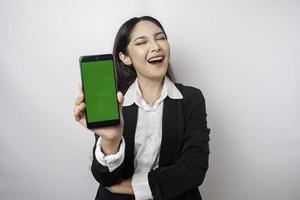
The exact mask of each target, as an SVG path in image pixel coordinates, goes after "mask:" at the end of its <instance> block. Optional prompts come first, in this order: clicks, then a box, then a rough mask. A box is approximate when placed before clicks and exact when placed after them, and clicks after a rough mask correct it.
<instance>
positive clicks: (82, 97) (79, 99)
mask: <svg viewBox="0 0 300 200" xmlns="http://www.w3.org/2000/svg"><path fill="white" fill-rule="evenodd" d="M83 99H84V94H83V93H82V92H81V93H80V94H79V96H78V97H77V98H76V99H75V105H79V104H81V103H82V102H83Z"/></svg>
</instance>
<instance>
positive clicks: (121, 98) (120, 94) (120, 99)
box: [117, 91, 124, 107]
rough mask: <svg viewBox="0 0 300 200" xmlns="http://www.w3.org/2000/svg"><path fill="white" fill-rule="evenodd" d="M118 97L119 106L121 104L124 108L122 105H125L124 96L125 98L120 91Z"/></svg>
mask: <svg viewBox="0 0 300 200" xmlns="http://www.w3.org/2000/svg"><path fill="white" fill-rule="evenodd" d="M117 97H118V101H119V104H120V106H121V107H122V105H123V103H124V96H123V94H122V92H120V91H119V92H118V93H117Z"/></svg>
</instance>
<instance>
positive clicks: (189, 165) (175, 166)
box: [148, 87, 210, 200]
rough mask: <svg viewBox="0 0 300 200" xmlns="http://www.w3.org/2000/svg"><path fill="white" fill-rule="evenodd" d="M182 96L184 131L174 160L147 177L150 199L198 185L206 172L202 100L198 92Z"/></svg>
mask: <svg viewBox="0 0 300 200" xmlns="http://www.w3.org/2000/svg"><path fill="white" fill-rule="evenodd" d="M185 93H186V95H184V94H183V96H184V98H183V113H184V121H185V128H184V133H183V135H182V136H181V139H180V140H181V141H180V142H181V145H180V151H179V155H178V156H177V159H176V160H175V161H174V162H173V163H172V164H171V165H169V166H166V167H159V168H157V169H155V170H152V171H150V172H149V174H148V181H149V185H150V188H151V191H152V195H153V197H154V199H156V200H160V199H172V198H174V197H176V196H178V195H180V194H183V193H184V192H187V191H189V190H191V189H195V188H197V187H198V186H199V185H201V184H202V182H203V180H204V177H205V174H206V171H207V169H208V158H209V144H208V142H209V133H210V129H208V128H207V121H206V116H207V114H206V108H205V99H204V97H203V95H202V93H201V91H200V90H199V89H196V88H191V87H189V88H188V91H187V92H185Z"/></svg>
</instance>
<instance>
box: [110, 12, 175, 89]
mask: <svg viewBox="0 0 300 200" xmlns="http://www.w3.org/2000/svg"><path fill="white" fill-rule="evenodd" d="M140 21H150V22H152V23H154V24H156V25H157V26H158V27H159V28H160V29H161V30H162V32H163V33H164V35H165V36H166V39H167V34H166V33H165V30H164V28H163V27H162V25H161V23H160V22H159V21H158V20H157V19H155V18H153V17H150V16H143V17H134V18H131V19H129V20H128V21H126V22H125V23H124V24H123V25H122V26H121V27H120V29H119V31H118V33H117V35H116V38H115V43H114V49H113V56H114V63H115V67H116V73H117V83H118V88H119V90H120V91H122V92H125V91H126V90H127V89H128V87H129V86H130V85H131V84H132V83H133V82H134V80H135V79H136V76H137V75H136V71H135V69H134V68H133V67H128V66H127V65H125V64H124V63H123V62H122V61H121V60H120V58H119V53H120V52H122V53H123V54H125V55H128V49H127V46H128V44H129V42H130V36H131V32H132V30H133V29H134V27H135V25H136V24H137V23H138V22H140ZM166 76H167V77H168V78H169V79H170V80H171V81H173V82H174V81H175V78H174V74H173V72H172V69H171V66H170V64H169V66H168V70H167V73H166Z"/></svg>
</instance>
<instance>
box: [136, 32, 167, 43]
mask: <svg viewBox="0 0 300 200" xmlns="http://www.w3.org/2000/svg"><path fill="white" fill-rule="evenodd" d="M160 34H163V35H165V34H164V33H163V32H162V31H160V32H157V33H155V34H154V37H156V36H158V35H160ZM145 38H147V37H146V36H140V37H137V38H135V39H134V40H133V42H135V41H136V40H138V39H145Z"/></svg>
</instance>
